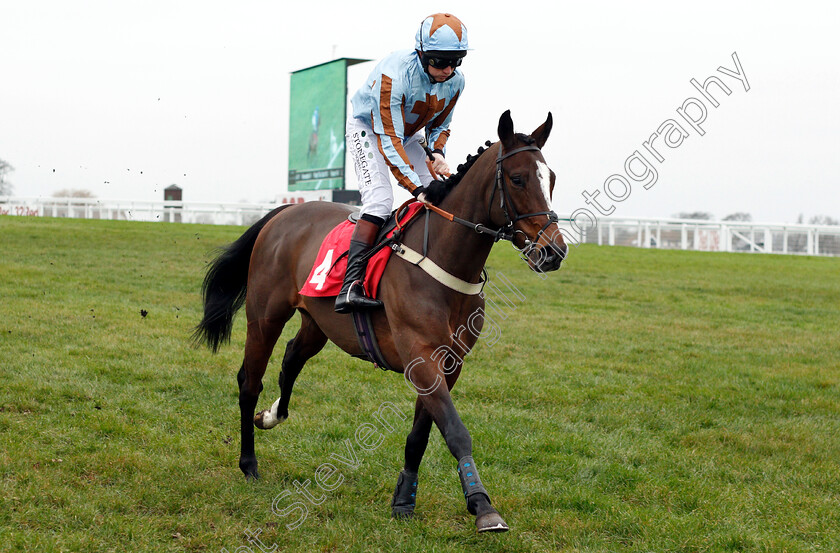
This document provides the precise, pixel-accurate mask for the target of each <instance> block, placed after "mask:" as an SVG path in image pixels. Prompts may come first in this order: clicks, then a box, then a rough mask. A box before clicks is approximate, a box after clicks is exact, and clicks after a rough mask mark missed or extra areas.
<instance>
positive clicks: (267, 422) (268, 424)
mask: <svg viewBox="0 0 840 553" xmlns="http://www.w3.org/2000/svg"><path fill="white" fill-rule="evenodd" d="M284 420H286V417H279V418H278V417H275V416H274V414H273V413H272V412H271V409H266V410H265V411H260V412H259V413H257V414H256V415H254V426H256V427H257V428H259V429H260V430H269V429H271V428H274V427H275V426H277V425H278V424H280V423H281V422H283V421H284Z"/></svg>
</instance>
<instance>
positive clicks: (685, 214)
mask: <svg viewBox="0 0 840 553" xmlns="http://www.w3.org/2000/svg"><path fill="white" fill-rule="evenodd" d="M674 218H675V219H702V220H704V221H710V220H712V219H713V218H714V217H712V214H711V213H709V212H708V211H691V212H689V211H681V212H680V213H677V214H676V215H674Z"/></svg>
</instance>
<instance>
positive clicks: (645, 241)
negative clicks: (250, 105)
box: [0, 190, 840, 256]
mask: <svg viewBox="0 0 840 553" xmlns="http://www.w3.org/2000/svg"><path fill="white" fill-rule="evenodd" d="M330 199H331V191H329V190H326V191H316V192H294V193H290V194H288V195H287V196H286V197H284V196H280V197H278V202H277V204H222V203H209V202H187V201H154V202H151V201H147V202H144V201H133V200H100V199H96V198H24V197H14V196H8V197H0V215H16V216H37V217H71V218H84V219H116V220H129V221H159V222H170V223H203V224H216V225H250V224H252V223H254V222H256V221H257V220H259V219H260V218H261V217H262V216H263V215H265V214H266V213H268V212H269V211H271V210H272V209H274V208H275V207H276V206H277V205H280V204H283V203H302V202H304V201H319V200H320V201H329V200H330ZM561 217H568V215H561ZM578 223H581V221H580V220H579V221H578ZM586 223H590V224H588V225H587V226H583V225H581V226H576V227H573V226H570V225H569V224H568V223H563V224H562V225H561V228H562V230H563V233H564V235H565V236H566V237H567V242H569V243H576V242H582V243H589V244H598V245H610V246H633V247H641V248H663V249H680V250H697V251H719V252H749V253H777V254H800V255H820V256H840V226H831V225H829V226H826V225H800V224H787V223H758V222H740V221H705V220H697V219H653V218H617V217H603V218H600V219H598V220H597V221H596V224H595V225H591V222H590V221H586Z"/></svg>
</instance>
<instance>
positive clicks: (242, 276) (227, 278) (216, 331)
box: [193, 205, 289, 353]
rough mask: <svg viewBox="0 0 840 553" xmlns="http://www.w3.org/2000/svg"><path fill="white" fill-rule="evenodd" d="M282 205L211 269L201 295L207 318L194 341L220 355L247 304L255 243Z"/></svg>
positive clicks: (226, 250) (224, 252)
mask: <svg viewBox="0 0 840 553" xmlns="http://www.w3.org/2000/svg"><path fill="white" fill-rule="evenodd" d="M287 207H289V206H288V205H283V206H280V207H278V208H276V209H274V210H272V211H271V213H269V214H268V215H266V216H265V217H263V218H262V219H260V220H259V221H257V222H256V223H254V224H253V226H251V228H249V229H248V230H246V231H245V233H244V234H243V235H242V236H240V237H239V238H238V239H237V240H236V241H235V242H233V243H232V244H228V245H227V246H225V247H223V248H222V249H221V253H219V255H218V257H216V259H215V261H213V263H212V264H211V265H210V267H209V268H208V269H207V274H206V275H204V283H203V284H202V286H201V295H202V297H203V298H204V318H203V319H201V322H200V323H198V325H197V326H196V327H195V330H194V332H193V342H195V344H196V345H199V344H202V343H204V344H207V346H208V347H209V348H210V349H212V350H213V353H216V352H217V351H218V350H219V346H220V345H221V344H222V343H223V342H229V341H230V333H231V329H232V328H233V317H234V315H236V312H237V311H239V308H240V307H242V304H243V303H244V302H245V291H246V286H247V284H248V265H249V264H250V262H251V252H252V251H253V249H254V243H255V242H256V241H257V236H258V235H259V234H260V231H261V230H262V229H263V227H264V226H265V225H266V224H267V223H268V222H269V221H270V220H271V219H272V218H273V217H274V216H275V215H277V214H278V213H280V211H282V210H283V209H285V208H287Z"/></svg>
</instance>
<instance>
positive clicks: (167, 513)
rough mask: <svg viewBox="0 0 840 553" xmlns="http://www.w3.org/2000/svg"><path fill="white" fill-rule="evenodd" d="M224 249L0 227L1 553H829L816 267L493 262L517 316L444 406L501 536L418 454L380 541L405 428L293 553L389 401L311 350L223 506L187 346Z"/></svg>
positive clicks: (832, 432) (380, 378) (618, 251)
mask: <svg viewBox="0 0 840 553" xmlns="http://www.w3.org/2000/svg"><path fill="white" fill-rule="evenodd" d="M242 230H243V229H242V228H237V227H215V226H201V225H171V224H163V223H149V224H144V223H129V222H112V221H82V220H60V219H43V218H23V217H21V218H14V217H0V366H2V385H0V486H2V494H0V495H1V497H0V551H46V552H49V551H120V552H122V551H131V552H136V551H211V552H214V553H215V552H220V551H222V550H223V548H224V549H226V550H227V551H229V552H230V553H234V552H239V553H244V552H247V551H254V552H259V551H260V547H259V544H257V543H256V541H255V540H252V541H248V539H247V536H246V534H245V532H246V531H248V532H251V535H252V536H253V535H254V533H256V532H259V534H258V538H259V539H260V540H261V543H262V544H263V547H264V550H265V551H270V550H272V548H273V546H275V545H276V546H277V548H276V549H274V550H275V551H307V552H310V551H325V552H331V551H359V552H368V551H381V552H391V551H400V552H402V551H418V552H419V551H423V552H464V551H468V552H472V551H475V552H478V551H482V552H483V551H491V552H492V551H499V552H501V551H505V552H511V551H512V552H542V551H593V552H594V551H599V552H601V551H603V552H666V551H667V552H671V551H675V552H676V551H680V552H695V551H697V552H699V551H710V552H716V551H749V552H759V551H763V552H782V551H787V552H798V551H826V552H827V551H840V508H838V507H840V353H838V349H840V348H838V342H840V340H838V329H840V279H839V278H838V277H840V259H825V258H809V257H794V256H773V255H769V256H768V255H746V254H712V253H699V252H681V251H656V250H640V249H630V248H618V247H614V248H609V247H595V246H581V247H580V248H572V254H571V257H570V259H569V260H568V262H567V265H566V266H565V267H564V268H563V269H562V270H560V271H559V272H557V273H554V274H551V275H549V276H548V278H547V279H545V280H541V279H540V278H539V277H538V276H537V275H535V274H533V273H531V272H530V271H529V270H528V268H527V267H526V265H525V263H524V262H522V261H520V260H519V259H518V258H517V257H516V255H515V252H514V251H513V250H512V249H511V248H510V246H509V245H500V246H498V247H497V248H496V249H495V250H494V252H493V254H492V256H491V258H490V260H489V264H488V270H489V273H490V275H491V277H493V276H494V275H497V274H498V273H502V274H504V275H505V276H506V277H507V278H509V279H510V281H511V282H512V283H513V284H514V285H515V286H516V287H517V288H518V289H519V291H520V292H521V294H522V298H517V299H516V300H515V302H514V303H515V304H516V309H515V311H513V312H511V313H510V316H508V318H507V319H505V320H501V319H500V320H498V321H496V322H497V323H498V331H499V332H498V334H497V336H496V337H497V338H498V341H497V342H496V343H495V344H493V345H492V346H490V345H489V342H487V341H480V342H479V345H478V346H477V347H476V349H475V350H474V352H473V353H472V354H471V355H470V356H469V357H468V359H467V363H466V367H465V370H464V373H463V374H462V377H461V380H460V381H459V383H458V386H457V387H456V389H455V390H454V393H453V395H454V398H455V403H456V405H457V406H458V408H459V411H460V413H461V416H462V417H463V419H464V422H465V423H466V425H467V427H468V428H469V429H470V431H471V433H472V436H473V443H474V456H475V458H476V460H477V461H478V463H479V464H480V465H481V470H482V479H483V480H484V483H485V485H486V486H487V488H488V490H489V491H490V492H491V494H492V495H493V501H494V505H495V506H497V508H498V509H499V511H500V512H501V513H502V515H503V516H504V517H505V519H506V520H507V522H508V523H509V524H510V526H511V531H510V532H508V533H507V534H501V535H481V536H479V535H476V533H475V530H474V525H473V517H472V516H470V515H469V514H468V513H467V511H466V509H465V508H464V501H463V497H462V494H461V491H460V484H459V482H458V478H457V475H456V474H455V461H454V460H453V459H452V458H451V457H450V455H449V453H448V451H447V450H446V447H445V445H444V443H443V440H442V439H441V437H440V435H439V434H438V433H437V431H436V430H433V436H432V439H431V441H430V445H429V449H428V452H427V454H426V458H425V460H424V462H423V466H422V468H421V474H420V484H419V493H418V502H417V510H418V513H420V514H421V516H420V517H419V518H418V519H416V520H413V521H409V522H400V521H394V520H391V519H390V507H389V502H390V497H391V492H392V491H393V486H394V484H395V482H396V476H397V472H398V471H399V469H400V467H401V463H402V455H403V447H404V437H405V434H406V433H407V432H408V429H409V424H410V423H409V420H406V421H402V422H400V421H397V422H398V424H396V426H397V427H398V428H397V429H396V430H395V431H394V432H383V434H384V441H383V442H382V443H381V444H380V445H379V446H378V447H376V448H375V449H373V450H371V451H362V450H357V453H358V461H359V462H358V466H357V467H356V468H352V469H351V468H347V467H344V466H342V467H341V476H342V477H343V478H344V480H343V482H342V483H341V485H340V486H338V487H337V488H336V489H335V490H332V491H330V492H325V493H323V494H322V497H321V498H318V499H319V500H322V502H321V503H320V504H319V505H312V504H309V507H308V514H307V516H306V518H305V520H303V521H302V523H301V524H300V526H299V527H297V528H295V529H293V530H290V529H288V528H287V524H289V523H291V522H293V521H294V520H295V519H297V518H298V516H297V514H295V515H292V516H287V517H283V516H278V515H276V514H274V513H273V512H272V502H273V501H274V500H275V498H278V496H280V497H281V499H283V501H282V502H281V504H280V503H279V504H278V505H281V508H282V507H283V506H288V505H290V504H291V503H292V501H294V500H293V499H291V496H290V494H291V493H295V487H294V483H295V481H298V482H300V483H303V482H305V481H306V480H313V481H314V475H315V472H316V470H317V469H318V467H319V466H320V465H322V464H323V463H325V462H327V461H329V460H330V459H331V458H332V459H334V458H335V457H333V455H334V454H335V455H339V456H341V455H344V454H345V452H346V444H345V440H347V439H351V440H352V439H353V437H354V433H355V432H356V430H357V429H358V428H359V427H360V426H361V425H364V424H366V423H372V422H375V421H374V419H373V416H372V414H373V412H374V411H375V410H376V409H377V408H378V407H379V406H380V405H382V404H383V403H384V402H392V403H394V404H395V405H397V406H398V407H399V408H400V409H402V410H403V411H404V413H405V414H406V415H407V416H408V417H409V419H410V416H411V413H412V406H413V394H412V392H411V390H409V388H408V386H407V385H406V384H405V382H404V381H403V379H402V378H401V377H400V376H399V375H396V374H386V373H383V372H381V371H379V370H378V369H376V368H374V367H373V366H372V365H369V364H366V363H364V362H361V361H359V360H355V359H351V358H349V357H347V356H346V355H345V354H343V353H342V352H340V351H339V350H338V349H337V348H335V347H334V346H332V345H328V346H327V348H326V349H325V350H324V351H323V352H322V353H321V354H320V355H318V356H317V357H315V358H314V359H313V360H312V361H310V363H309V364H308V365H307V367H306V369H305V370H304V372H303V373H302V374H301V377H300V379H299V380H298V384H297V386H296V389H295V394H294V396H293V398H292V404H291V408H290V418H289V420H288V421H287V422H286V423H284V424H283V425H281V426H279V427H278V428H275V429H274V430H271V431H267V432H258V434H257V455H258V457H259V459H260V472H261V476H262V479H261V480H260V481H259V482H257V483H252V482H246V481H245V480H244V478H243V477H242V474H241V473H240V471H239V469H238V467H237V460H238V452H239V436H238V407H237V388H236V382H235V374H236V370H237V369H238V367H239V364H240V362H241V354H242V346H243V342H244V337H245V332H244V316H242V317H239V318H238V319H237V323H236V326H235V331H234V337H233V341H232V343H231V345H229V346H226V347H224V348H223V349H222V351H221V352H220V353H219V354H218V355H215V356H213V355H211V354H210V353H209V352H208V351H206V350H200V349H194V348H192V347H191V344H190V341H189V336H190V333H191V329H192V327H193V326H194V325H195V324H196V323H197V322H198V320H199V318H200V313H201V304H200V298H199V285H200V282H201V278H202V276H203V269H204V266H205V263H206V262H207V261H208V260H209V259H210V258H211V256H212V249H213V248H214V247H217V246H219V245H221V244H224V243H227V242H230V241H232V240H233V239H235V238H236V237H238V236H239V234H240V233H241V232H242ZM494 282H497V283H499V284H500V286H501V287H502V289H503V290H504V289H505V288H504V286H503V285H502V284H501V281H500V279H499V278H498V277H497V278H496V279H495V280H494ZM407 293H408V292H407ZM523 298H524V299H523ZM141 310H142V311H144V312H146V313H147V314H146V316H145V317H144V316H142V315H141ZM243 315H244V314H243ZM295 331H296V325H295V320H294V319H293V320H292V322H291V323H290V324H289V325H288V326H287V328H286V332H285V333H284V336H283V338H281V342H280V343H281V344H284V343H285V341H286V340H288V339H290V337H291V335H292V334H293V333H294V332H295ZM276 354H277V355H276V356H275V359H274V360H272V363H271V365H270V366H269V372H268V374H267V375H266V379H265V382H264V383H265V385H266V391H265V392H264V394H263V397H262V398H261V402H260V407H259V408H266V407H267V406H268V405H270V404H271V402H272V401H274V399H276V397H277V394H278V389H277V384H276V379H277V373H278V371H279V358H280V356H281V354H282V350H281V348H278V351H277V352H276ZM332 462H333V463H335V461H332ZM313 486H314V484H313ZM285 492H289V494H286V495H289V497H286V495H283V494H284V493H285ZM295 495H297V494H296V493H295Z"/></svg>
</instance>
